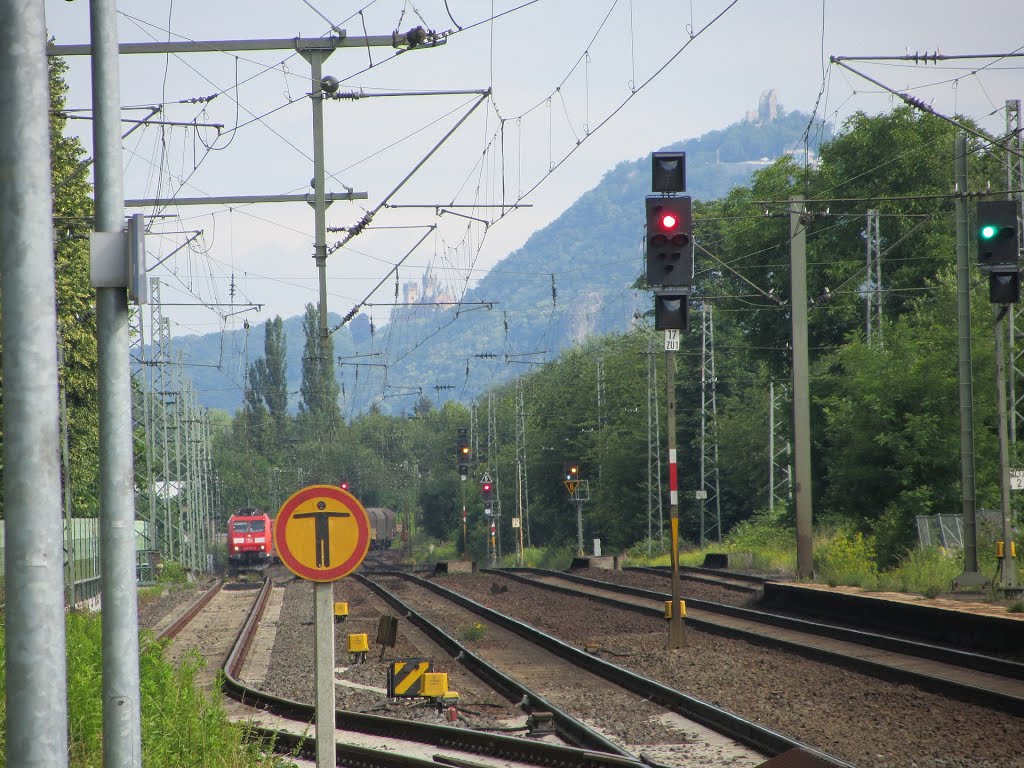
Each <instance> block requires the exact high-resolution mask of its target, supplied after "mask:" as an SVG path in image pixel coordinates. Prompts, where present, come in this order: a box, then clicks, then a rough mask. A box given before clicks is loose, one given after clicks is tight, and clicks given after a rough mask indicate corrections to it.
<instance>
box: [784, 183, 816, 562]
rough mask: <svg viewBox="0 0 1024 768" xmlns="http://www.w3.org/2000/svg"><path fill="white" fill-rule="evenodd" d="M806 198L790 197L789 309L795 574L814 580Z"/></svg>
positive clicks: (808, 219) (807, 219) (807, 217)
mask: <svg viewBox="0 0 1024 768" xmlns="http://www.w3.org/2000/svg"><path fill="white" fill-rule="evenodd" d="M809 221H810V217H809V216H808V214H807V209H806V208H805V207H804V198H803V195H792V196H791V197H790V198H789V241H790V242H789V245H790V261H791V266H790V309H791V313H792V314H791V317H792V323H793V444H794V445H793V448H794V454H795V455H794V461H793V463H794V465H795V468H796V489H795V490H796V575H797V578H801V579H810V578H813V577H814V552H813V545H812V539H811V536H812V521H813V519H814V516H813V507H812V501H813V499H812V496H811V395H810V374H809V363H808V344H807V224H808V222H809Z"/></svg>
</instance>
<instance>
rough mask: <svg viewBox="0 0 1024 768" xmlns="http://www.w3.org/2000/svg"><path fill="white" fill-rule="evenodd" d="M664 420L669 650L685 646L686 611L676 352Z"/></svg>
mask: <svg viewBox="0 0 1024 768" xmlns="http://www.w3.org/2000/svg"><path fill="white" fill-rule="evenodd" d="M665 389H666V395H667V396H666V405H665V411H666V415H665V419H666V422H667V423H666V431H667V432H668V488H669V491H668V492H669V507H668V513H669V519H670V520H671V525H672V541H671V547H672V549H671V555H670V556H671V558H672V612H671V614H670V618H669V621H668V649H669V650H670V651H673V650H676V649H677V648H682V647H683V646H685V645H686V638H685V636H684V635H683V612H682V611H681V610H679V601H680V596H681V594H682V586H681V585H680V583H679V475H678V474H677V466H676V355H675V352H672V351H671V350H668V351H666V352H665Z"/></svg>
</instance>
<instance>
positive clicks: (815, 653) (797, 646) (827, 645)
mask: <svg viewBox="0 0 1024 768" xmlns="http://www.w3.org/2000/svg"><path fill="white" fill-rule="evenodd" d="M485 572H488V573H491V572H493V573H497V574H501V575H502V576H506V577H508V578H512V579H515V580H519V581H522V582H525V583H530V584H533V585H536V586H538V587H541V588H544V589H549V590H554V591H558V592H561V593H563V594H572V595H578V596H584V597H586V598H587V599H590V600H595V601H599V602H602V603H605V604H609V605H615V606H616V607H619V608H622V609H625V610H630V611H635V612H639V613H646V614H648V615H662V614H663V611H664V605H665V601H666V600H671V595H669V594H666V593H662V592H657V591H652V590H648V589H642V588H639V587H632V586H628V585H625V584H616V583H610V582H605V581H600V580H597V579H592V578H587V577H583V576H579V575H574V574H571V573H562V572H558V571H546V570H542V569H503V570H495V571H485ZM686 622H687V625H688V626H693V627H696V628H700V629H702V630H705V631H709V632H715V633H718V634H722V635H728V636H732V637H741V638H743V639H746V640H749V641H751V642H755V643H759V644H762V645H768V646H771V647H777V648H784V649H787V650H790V651H794V652H796V653H800V654H802V655H805V656H808V657H811V658H816V659H821V660H825V661H827V662H828V663H830V664H837V665H842V666H846V667H849V668H851V669H856V670H857V671H860V672H863V673H866V674H869V675H873V676H875V677H878V678H880V679H883V680H887V681H892V682H898V683H910V684H913V685H917V686H920V687H922V688H923V689H925V690H929V691H932V692H935V693H938V694H940V695H942V696H944V697H947V698H954V699H959V700H962V701H965V702H970V703H972V704H976V705H979V706H982V707H989V708H993V709H997V710H999V711H1001V712H1006V713H1009V714H1013V715H1015V716H1017V717H1020V716H1024V664H1020V663H1019V662H1015V661H1010V660H1006V659H1001V658H995V657H991V656H985V655H981V654H976V653H970V652H966V651H962V650H959V649H956V648H951V647H947V646H940V645H933V644H928V643H920V642H915V641H911V640H906V639H902V638H898V637H893V636H890V635H884V634H879V633H875V632H865V631H861V630H855V629H850V628H847V627H843V626H839V625H836V624H829V623H825V622H820V621H807V620H804V619H797V618H792V617H788V616H781V615H778V614H773V613H767V612H764V611H757V610H753V609H749V608H741V607H737V606H732V605H725V604H721V603H713V602H709V601H705V600H690V599H688V600H686Z"/></svg>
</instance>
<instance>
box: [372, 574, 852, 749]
mask: <svg viewBox="0 0 1024 768" xmlns="http://www.w3.org/2000/svg"><path fill="white" fill-rule="evenodd" d="M366 580H367V581H372V583H374V584H375V585H376V588H377V589H378V590H380V591H381V593H382V594H386V595H387V599H388V600H389V602H391V604H392V605H393V606H394V607H395V608H396V609H397V610H400V611H403V612H404V613H405V615H406V616H407V618H409V619H411V620H412V621H413V622H414V623H415V624H416V625H417V626H420V627H421V628H425V629H427V630H428V631H432V632H435V633H441V634H442V635H444V637H445V638H446V639H443V640H442V642H443V643H444V644H445V645H446V646H447V648H448V649H449V652H451V653H453V654H456V653H457V655H458V657H459V659H460V660H461V661H462V662H463V663H464V664H465V665H466V666H467V667H468V668H469V669H470V670H471V671H473V672H474V674H478V675H481V676H485V677H486V678H487V679H488V681H489V682H491V684H492V685H495V686H496V687H501V688H502V689H503V690H506V691H508V693H509V694H511V695H520V694H522V695H523V701H524V703H525V704H527V705H528V706H529V707H531V708H537V707H541V708H544V709H546V710H547V711H549V712H553V713H554V714H555V720H556V723H558V724H559V726H560V728H561V729H562V730H563V732H565V733H567V734H568V737H569V738H591V737H590V736H589V735H584V736H580V733H581V732H584V731H586V730H589V731H593V730H596V728H594V727H591V725H590V724H589V722H588V721H591V720H593V718H594V716H595V711H594V709H595V708H610V709H612V711H613V712H614V711H618V712H621V713H622V719H623V720H624V721H631V722H636V721H638V720H643V719H644V718H648V719H650V720H651V721H657V722H659V723H661V724H663V725H666V724H667V725H668V726H669V727H666V728H664V729H663V731H662V733H661V734H660V735H661V737H662V741H661V742H660V743H648V744H639V745H637V744H630V743H629V740H630V737H631V736H632V738H633V739H634V740H635V738H636V736H635V733H634V734H630V733H629V732H628V729H627V731H626V732H625V733H620V734H615V735H616V736H618V739H617V744H616V745H614V748H616V749H619V750H620V751H622V752H623V753H624V754H625V755H627V756H629V755H631V754H636V755H637V756H638V757H639V758H640V759H641V760H642V761H645V762H650V763H651V764H660V763H661V762H663V761H671V764H676V765H687V766H719V765H737V766H739V765H757V764H760V763H761V762H763V761H764V760H766V759H768V758H769V757H772V756H778V755H782V754H784V753H788V754H789V755H791V756H792V759H796V757H795V756H796V755H800V759H801V760H802V761H804V762H803V763H801V764H803V765H806V766H844V765H848V764H847V763H845V762H843V761H841V760H839V759H837V758H835V757H832V756H829V755H826V754H824V753H821V752H819V751H817V750H814V749H812V748H810V747H807V746H806V745H804V744H801V743H799V742H796V741H794V740H792V739H789V738H787V737H785V736H782V735H781V734H778V733H776V732H774V731H772V730H770V729H767V728H763V727H761V726H759V725H757V724H756V723H753V722H751V721H749V720H745V719H743V718H740V717H737V716H736V715H733V714H731V713H728V712H726V711H724V710H721V709H719V708H717V707H714V706H711V705H709V704H706V703H704V702H701V701H699V700H697V699H694V698H692V697H690V696H686V695H685V694H682V693H680V692H679V691H675V690H673V689H671V688H668V687H666V686H664V685H661V684H659V683H657V682H655V681H653V680H651V679H649V678H645V677H642V676H640V675H636V674H634V673H631V672H629V671H628V670H626V669H623V668H622V667H620V666H618V665H616V664H613V663H611V662H608V661H605V660H603V659H600V658H598V657H597V656H595V655H592V654H590V653H587V652H585V651H581V650H579V649H577V648H575V647H572V646H569V645H567V644H565V643H563V642H561V641H559V640H557V639H556V638H554V637H552V636H550V635H547V634H545V633H543V632H540V631H538V630H536V629H534V628H532V627H530V626H528V625H525V624H523V623H521V622H518V621H516V620H514V619H512V618H510V617H508V616H504V615H503V614H500V613H498V612H496V611H493V610H491V609H489V608H486V607H485V606H483V605H480V604H479V603H476V602H475V601H472V600H470V599H468V598H466V597H464V596H462V595H459V594H458V593H456V592H452V591H450V590H447V589H445V588H444V587H442V586H440V585H438V584H436V583H434V582H432V581H429V580H426V579H422V578H419V577H417V576H414V575H412V574H408V573H391V574H387V575H384V574H374V575H373V576H372V579H366ZM396 582H397V583H398V589H397V590H396V591H398V592H400V595H401V596H399V594H396V593H395V592H393V591H390V590H387V589H386V587H385V584H392V585H394V584H395V583H396ZM406 598H409V603H408V604H407V603H406ZM412 603H415V605H416V609H415V610H414V609H413V608H412V607H411V604H412ZM477 619H483V620H484V621H485V622H487V628H486V632H487V633H488V635H490V633H492V632H493V633H494V635H495V636H493V637H490V638H489V641H488V643H487V649H486V650H483V649H481V650H478V651H477V652H475V653H474V652H470V651H469V650H468V649H466V648H464V647H462V646H461V645H460V644H459V643H457V642H456V641H455V640H454V639H452V638H451V634H450V632H452V631H455V630H457V628H458V627H459V626H460V625H466V624H472V623H473V621H475V620H477ZM435 622H436V623H437V624H440V625H442V626H440V627H432V625H433V624H435ZM445 629H447V630H448V632H445ZM499 675H501V677H499ZM536 691H544V695H541V694H540V693H537V692H536ZM581 691H584V692H586V695H584V696H581V695H580V692H581ZM573 721H577V722H573ZM579 721H583V722H582V723H580V722H579ZM603 722H604V723H605V729H607V728H608V726H607V722H608V721H607V718H605V720H604V721H603ZM623 737H624V738H623ZM595 746H597V745H595Z"/></svg>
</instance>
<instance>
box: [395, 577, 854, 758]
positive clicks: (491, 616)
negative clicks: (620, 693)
mask: <svg viewBox="0 0 1024 768" xmlns="http://www.w3.org/2000/svg"><path fill="white" fill-rule="evenodd" d="M485 572H487V571H486V570H485ZM489 572H491V573H504V572H502V571H489ZM380 575H384V574H380ZM387 575H391V576H396V577H398V578H401V579H404V580H406V581H410V582H412V583H415V584H417V585H419V586H422V587H425V588H426V589H429V590H431V591H433V592H435V593H436V594H438V595H441V596H442V597H445V598H447V599H449V600H451V601H452V602H453V603H456V604H457V605H460V606H462V607H463V608H466V609H468V610H470V611H472V612H473V613H475V614H477V615H478V616H482V617H483V618H486V619H487V620H488V621H491V622H493V623H494V624H497V625H499V626H501V627H503V628H505V629H508V630H510V631H512V632H515V633H516V634H517V635H519V636H520V637H523V638H525V639H527V640H530V641H531V642H534V643H536V644H537V645H539V646H541V647H542V648H544V649H545V650H547V651H550V652H551V653H554V654H556V655H559V656H561V657H562V658H565V659H568V660H570V661H572V662H573V663H575V664H576V665H577V666H579V667H581V668H583V669H586V670H587V671H588V672H591V673H593V674H595V675H598V676H599V677H602V678H604V679H605V680H608V681H610V682H612V683H615V684H616V685H620V686H622V687H623V688H625V689H626V690H628V691H631V692H632V693H635V694H637V695H640V696H643V697H645V698H647V699H649V700H650V701H653V702H654V703H656V704H658V705H660V706H662V707H665V708H666V709H670V710H672V711H674V712H676V713H677V714H679V715H681V716H683V717H685V718H688V719H690V720H693V721H695V722H698V723H700V724H702V725H704V726H706V727H708V728H711V729H712V730H714V731H716V732H718V733H720V734H722V735H723V736H727V737H728V738H730V739H733V740H735V741H737V742H739V743H741V744H743V745H745V746H747V747H749V748H751V749H754V750H756V751H758V752H761V753H762V754H766V755H769V756H772V757H775V756H778V755H782V754H784V753H787V752H790V751H791V750H797V751H799V752H801V753H804V754H805V755H806V762H805V763H804V764H805V765H808V766H811V765H814V766H832V767H833V768H852V766H851V765H850V764H849V763H847V762H844V761H842V760H840V759H838V758H836V757H833V756H832V755H828V754H825V753H824V752H821V751H820V750H818V749H815V748H814V747H810V746H808V745H806V744H802V743H801V742H798V741H795V740H794V739H790V738H789V737H787V736H784V735H782V734H780V733H777V732H776V731H773V730H771V729H769V728H764V727H763V726H760V725H758V724H757V723H754V722H752V721H750V720H747V719H745V718H742V717H739V716H738V715H734V714H732V713H731V712H727V711H726V710H724V709H720V708H718V707H715V706H713V705H711V704H708V703H706V702H703V701H701V700H699V699H695V698H693V697H692V696H687V695H686V694H684V693H682V692H681V691H677V690H675V689H673V688H670V687H668V686H666V685H663V684H662V683H659V682H657V681H656V680H652V679H650V678H647V677H644V676H642V675H638V674H636V673H634V672H630V671H629V670H627V669H624V668H623V667H620V666H618V665H617V664H613V663H611V662H609V661H605V660H604V659H600V658H598V657H596V656H594V655H593V654H590V653H586V652H585V651H582V650H579V649H577V648H574V647H573V646H571V645H568V644H567V643H565V642H563V641H561V640H559V639H558V638H556V637H552V636H551V635H548V634H546V633H544V632H541V631H540V630H538V629H535V628H534V627H532V626H530V625H528V624H525V623H523V622H521V621H517V620H516V619H513V618H510V617H509V616H506V615H505V614H502V613H499V612H498V611H494V610H492V609H490V608H487V607H485V606H483V605H480V604H479V603H477V602H475V601H474V600H471V599H470V598H468V597H465V596H464V595H460V594H458V593H457V592H453V591H452V590H450V589H446V588H445V587H443V586H441V585H440V584H436V583H434V582H432V581H428V580H426V579H422V578H420V577H418V576H415V575H413V574H409V573H404V572H398V571H396V572H392V573H390V574H387ZM521 578H522V580H523V581H526V582H529V579H526V578H525V577H521Z"/></svg>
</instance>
